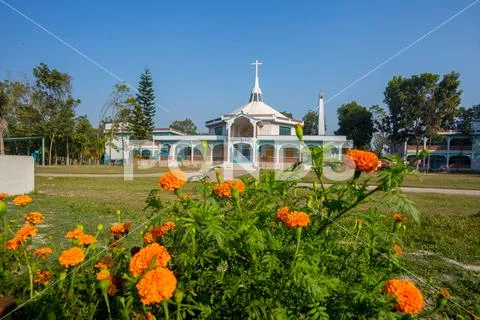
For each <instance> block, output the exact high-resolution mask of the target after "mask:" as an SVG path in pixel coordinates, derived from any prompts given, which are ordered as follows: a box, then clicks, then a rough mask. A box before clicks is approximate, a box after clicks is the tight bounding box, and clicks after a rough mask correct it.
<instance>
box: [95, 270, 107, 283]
mask: <svg viewBox="0 0 480 320" xmlns="http://www.w3.org/2000/svg"><path fill="white" fill-rule="evenodd" d="M109 279H110V270H108V269H106V268H104V269H102V270H100V271H99V272H97V280H98V281H103V280H109Z"/></svg>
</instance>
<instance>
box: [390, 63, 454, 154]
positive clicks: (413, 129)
mask: <svg viewBox="0 0 480 320" xmlns="http://www.w3.org/2000/svg"><path fill="white" fill-rule="evenodd" d="M459 77H460V75H459V73H457V72H450V73H448V74H446V75H444V76H443V78H442V79H441V80H440V75H438V74H432V73H422V74H420V75H413V76H411V77H409V78H404V77H401V76H395V77H393V78H392V80H390V81H389V83H388V85H387V87H386V89H385V92H384V95H385V99H384V102H385V103H386V104H387V106H388V109H389V116H388V119H387V126H388V132H389V137H390V140H391V141H392V142H393V143H401V142H404V141H406V140H407V139H410V140H413V141H415V143H416V144H417V146H418V145H419V144H420V142H421V141H422V140H423V139H424V138H428V139H430V140H431V139H432V138H434V137H435V135H436V133H437V132H438V131H441V130H446V129H450V128H452V126H453V125H454V119H455V115H456V114H457V112H458V111H457V107H458V105H459V104H460V96H461V93H462V91H461V90H460V89H459V87H460V80H459Z"/></svg>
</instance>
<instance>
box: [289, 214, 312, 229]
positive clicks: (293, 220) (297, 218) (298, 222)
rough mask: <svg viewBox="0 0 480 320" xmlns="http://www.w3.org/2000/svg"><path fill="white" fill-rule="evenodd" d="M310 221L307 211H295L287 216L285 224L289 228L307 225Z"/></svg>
mask: <svg viewBox="0 0 480 320" xmlns="http://www.w3.org/2000/svg"><path fill="white" fill-rule="evenodd" d="M309 223H310V216H309V215H308V214H306V213H305V212H301V211H295V212H292V213H290V214H289V215H287V216H286V218H285V224H286V225H287V226H288V227H289V228H298V227H306V226H308V224H309Z"/></svg>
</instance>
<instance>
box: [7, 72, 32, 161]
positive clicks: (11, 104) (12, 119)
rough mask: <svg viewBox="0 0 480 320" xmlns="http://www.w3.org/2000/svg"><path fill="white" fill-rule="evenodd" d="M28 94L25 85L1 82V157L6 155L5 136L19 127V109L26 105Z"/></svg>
mask: <svg viewBox="0 0 480 320" xmlns="http://www.w3.org/2000/svg"><path fill="white" fill-rule="evenodd" d="M27 92H28V87H27V86H26V85H24V84H23V83H20V82H16V81H14V82H11V81H3V82H2V81H0V155H4V154H5V146H4V141H3V138H4V136H5V135H6V134H7V133H8V132H9V129H10V131H13V132H14V131H15V128H16V127H17V123H18V119H17V117H16V113H17V109H19V108H20V107H21V106H23V105H24V104H25V103H26V93H27Z"/></svg>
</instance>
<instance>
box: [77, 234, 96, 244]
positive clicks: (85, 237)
mask: <svg viewBox="0 0 480 320" xmlns="http://www.w3.org/2000/svg"><path fill="white" fill-rule="evenodd" d="M77 240H78V243H79V244H81V245H82V246H89V245H92V244H94V243H95V242H97V239H95V237H94V236H92V235H91V234H86V233H83V234H81V235H79V236H78V238H77Z"/></svg>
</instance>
